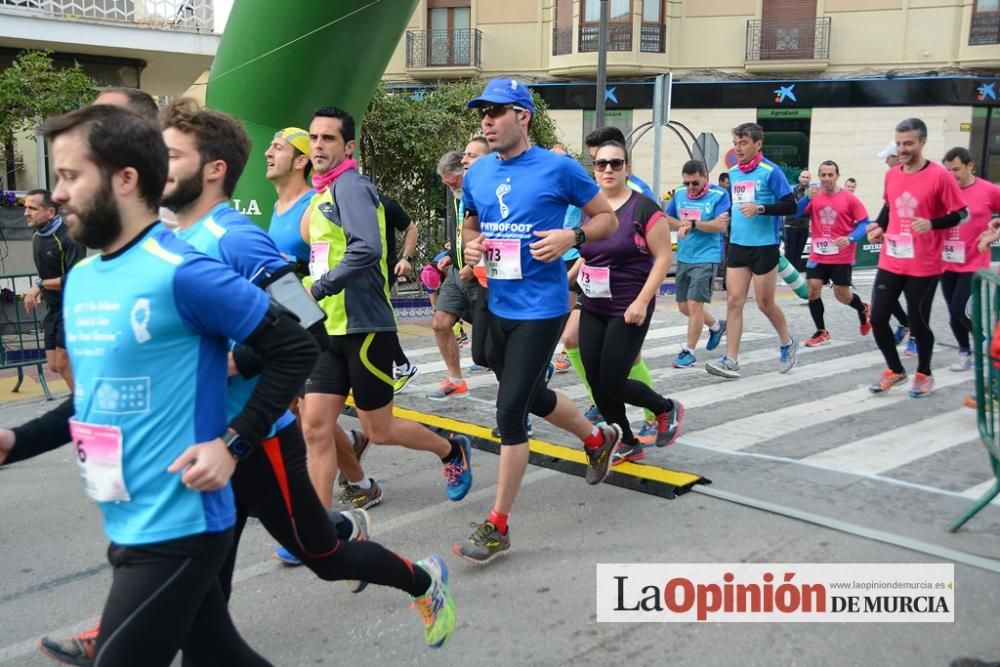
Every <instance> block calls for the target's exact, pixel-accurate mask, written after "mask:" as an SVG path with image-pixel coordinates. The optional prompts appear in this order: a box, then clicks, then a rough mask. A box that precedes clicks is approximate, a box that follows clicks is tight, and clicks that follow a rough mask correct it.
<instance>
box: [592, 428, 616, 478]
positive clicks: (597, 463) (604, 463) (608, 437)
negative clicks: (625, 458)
mask: <svg viewBox="0 0 1000 667" xmlns="http://www.w3.org/2000/svg"><path fill="white" fill-rule="evenodd" d="M597 428H598V429H599V430H600V431H601V435H603V436H604V443H603V444H602V445H601V446H600V447H594V448H588V447H584V450H583V451H584V453H585V454H586V455H587V473H586V474H585V475H584V479H585V480H586V481H587V484H591V485H594V484H600V483H601V482H603V481H604V480H605V479H606V478H607V476H608V473H609V472H611V454H612V452H614V451H615V448H616V447H617V446H618V443H620V442H621V441H622V430H621V429H620V428H619V427H618V425H617V424H601V425H600V426H598V427H597Z"/></svg>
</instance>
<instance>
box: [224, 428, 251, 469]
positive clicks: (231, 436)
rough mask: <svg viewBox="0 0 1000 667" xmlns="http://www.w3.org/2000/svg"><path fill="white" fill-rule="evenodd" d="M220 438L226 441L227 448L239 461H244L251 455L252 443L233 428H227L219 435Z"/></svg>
mask: <svg viewBox="0 0 1000 667" xmlns="http://www.w3.org/2000/svg"><path fill="white" fill-rule="evenodd" d="M219 439H220V440H222V442H224V443H225V445H226V449H228V450H229V453H230V454H232V456H233V458H234V459H236V460H237V461H242V460H243V459H245V458H246V457H248V456H250V445H248V444H247V442H246V440H244V439H243V438H242V437H240V434H239V433H237V432H236V431H234V430H233V429H231V428H227V429H226V431H225V433H223V434H222V435H220V436H219Z"/></svg>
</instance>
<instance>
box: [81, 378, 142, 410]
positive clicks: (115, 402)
mask: <svg viewBox="0 0 1000 667" xmlns="http://www.w3.org/2000/svg"><path fill="white" fill-rule="evenodd" d="M96 380H97V390H96V391H95V395H94V412H105V413H111V414H118V415H127V414H136V413H142V412H149V398H150V379H149V378H148V377H134V378H108V377H99V378H96Z"/></svg>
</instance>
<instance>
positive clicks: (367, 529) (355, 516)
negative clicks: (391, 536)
mask: <svg viewBox="0 0 1000 667" xmlns="http://www.w3.org/2000/svg"><path fill="white" fill-rule="evenodd" d="M340 516H342V517H344V518H345V519H347V520H348V521H350V522H351V526H352V528H351V537H350V540H351V541H352V542H364V541H365V540H367V539H368V536H369V535H370V534H371V526H372V520H371V517H370V516H368V512H366V511H364V510H362V509H353V510H347V511H345V512H341V513H340ZM367 587H368V582H367V581H361V580H360V579H348V580H347V589H348V590H349V591H351V592H352V593H360V592H361V591H363V590H365V589H366V588H367Z"/></svg>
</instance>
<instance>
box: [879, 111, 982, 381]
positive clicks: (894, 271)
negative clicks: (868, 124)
mask: <svg viewBox="0 0 1000 667" xmlns="http://www.w3.org/2000/svg"><path fill="white" fill-rule="evenodd" d="M926 143H927V126H926V125H925V124H924V122H923V121H922V120H920V119H919V118H907V119H906V120H904V121H902V122H900V123H899V125H897V126H896V146H897V148H898V151H899V162H900V163H899V166H896V167H893V168H892V169H890V170H889V171H888V172H887V173H886V175H885V191H884V194H883V198H884V199H885V205H884V206H883V207H882V211H881V213H879V216H878V220H877V221H876V222H873V223H871V224H870V225H868V239H869V240H870V241H871V242H872V243H878V242H879V241H882V240H883V239H884V242H883V243H882V252H881V253H880V254H879V258H878V271H877V272H876V273H875V283H874V285H873V286H872V312H871V322H872V327H873V329H872V331H873V332H874V335H875V342H876V343H877V344H878V347H879V349H880V350H881V351H882V356H883V357H885V361H886V364H887V365H888V368H886V369H885V370H884V371H883V372H882V376H881V377H880V378H879V380H878V382H875V383H874V384H872V385H871V386H869V387H868V389H869V391H871V392H872V393H873V394H884V393H885V392H887V391H889V390H890V389H891V388H892V387H894V386H896V385H897V384H901V383H903V382H905V381H906V370H905V369H904V368H903V364H902V363H900V361H899V352H897V350H896V345H895V341H894V339H893V335H892V329H891V328H890V327H889V314H890V310H891V308H892V304H893V302H895V301H898V300H899V296H900V295H901V294H905V295H906V306H907V312H908V315H909V317H910V328H911V329H912V330H913V333H914V335H915V336H916V338H917V340H918V341H920V346H919V348H918V356H917V373H916V375H915V376H914V378H913V385H912V386H911V387H910V396H911V397H912V398H920V397H923V396H927V395H928V394H930V393H931V391H932V390H933V388H934V378H933V376H932V375H931V356H932V355H933V353H934V332H933V331H931V327H930V317H931V306H932V305H933V303H934V291H935V290H936V289H937V284H938V279H939V278H940V276H941V272H942V270H943V262H942V259H941V255H942V252H943V251H944V240H945V238H946V235H947V232H944V231H941V230H945V229H948V228H950V227H954V226H956V225H958V224H960V223H962V222H964V221H965V220H966V219H967V218H968V209H967V208H966V205H965V202H964V201H962V192H961V190H959V188H958V183H956V182H955V178H954V177H953V176H952V175H951V174H949V173H948V171H947V170H946V169H945V168H944V167H942V166H941V165H938V164H935V163H933V162H931V161H929V160H927V159H926V158H925V157H924V155H923V148H924V145H925V144H926Z"/></svg>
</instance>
